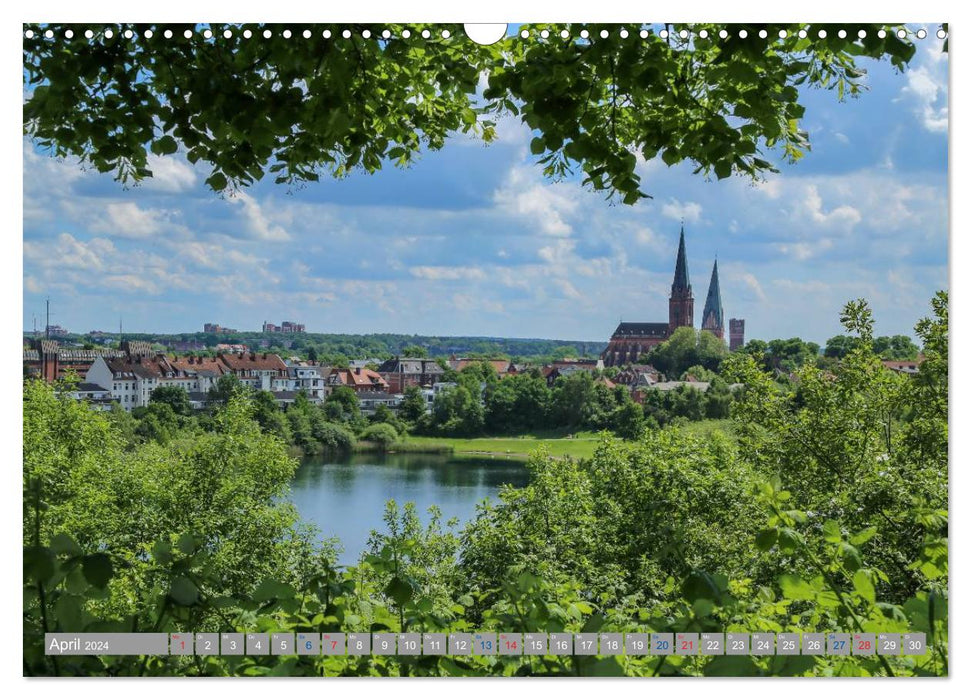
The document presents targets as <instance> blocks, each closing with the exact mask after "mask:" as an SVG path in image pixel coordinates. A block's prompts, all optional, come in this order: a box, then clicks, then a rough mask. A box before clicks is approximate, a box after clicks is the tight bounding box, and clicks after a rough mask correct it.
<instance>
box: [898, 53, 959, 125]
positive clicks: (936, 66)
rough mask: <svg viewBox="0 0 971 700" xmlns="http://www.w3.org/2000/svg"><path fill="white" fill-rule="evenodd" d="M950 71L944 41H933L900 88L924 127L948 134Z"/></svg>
mask: <svg viewBox="0 0 971 700" xmlns="http://www.w3.org/2000/svg"><path fill="white" fill-rule="evenodd" d="M947 72H948V57H947V54H946V53H944V52H942V51H941V42H940V41H930V40H929V41H928V42H927V44H926V45H925V46H924V47H922V48H921V50H920V52H919V54H918V58H917V60H916V61H915V65H912V66H911V67H909V68H908V69H907V71H906V72H905V73H904V77H905V79H906V85H904V87H903V88H901V90H900V99H904V100H907V101H908V102H910V103H911V104H912V105H913V108H914V113H915V114H916V116H917V118H918V119H919V120H920V123H921V124H922V125H923V127H924V128H925V129H927V130H928V131H931V132H935V133H946V132H947V127H948V104H947V103H948V95H947Z"/></svg>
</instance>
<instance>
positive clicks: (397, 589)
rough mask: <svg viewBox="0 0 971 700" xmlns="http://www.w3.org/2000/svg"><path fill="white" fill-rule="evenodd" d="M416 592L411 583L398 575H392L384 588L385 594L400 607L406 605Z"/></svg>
mask: <svg viewBox="0 0 971 700" xmlns="http://www.w3.org/2000/svg"><path fill="white" fill-rule="evenodd" d="M414 593H415V592H414V590H413V589H412V587H411V585H410V584H409V583H408V582H407V581H404V580H403V579H401V578H399V577H398V576H394V577H392V579H391V581H389V582H388V585H387V587H385V589H384V594H385V595H386V596H388V597H389V598H391V600H393V601H394V602H395V603H396V604H397V605H398V607H404V606H405V605H406V604H407V603H408V602H409V601H410V600H411V597H412V596H413V595H414Z"/></svg>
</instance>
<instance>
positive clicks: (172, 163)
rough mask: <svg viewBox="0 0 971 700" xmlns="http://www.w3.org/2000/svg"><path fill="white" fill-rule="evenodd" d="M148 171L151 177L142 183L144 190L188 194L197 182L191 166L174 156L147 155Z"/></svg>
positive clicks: (197, 179)
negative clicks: (150, 172)
mask: <svg viewBox="0 0 971 700" xmlns="http://www.w3.org/2000/svg"><path fill="white" fill-rule="evenodd" d="M148 169H149V170H151V171H152V177H150V178H148V179H146V180H143V181H142V186H143V187H144V188H145V189H146V190H154V191H157V192H166V193H169V194H179V193H181V192H188V191H189V190H191V189H192V188H193V187H195V186H196V183H197V182H198V181H199V178H198V176H197V175H196V171H195V169H194V168H193V167H192V165H191V164H189V162H188V161H186V160H184V159H182V158H179V157H176V156H174V155H169V156H157V155H155V154H154V153H152V154H149V156H148Z"/></svg>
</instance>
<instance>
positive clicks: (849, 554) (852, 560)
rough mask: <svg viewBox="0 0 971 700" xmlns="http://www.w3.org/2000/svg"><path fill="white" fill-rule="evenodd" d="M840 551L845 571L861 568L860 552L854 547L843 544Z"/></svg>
mask: <svg viewBox="0 0 971 700" xmlns="http://www.w3.org/2000/svg"><path fill="white" fill-rule="evenodd" d="M840 549H841V550H842V554H843V566H845V567H846V568H847V569H849V570H850V571H856V570H857V569H859V568H860V567H862V566H863V558H862V557H861V556H860V551H859V550H858V549H857V548H856V547H854V546H853V545H851V544H847V543H845V542H844V543H843V545H842V546H841V547H840Z"/></svg>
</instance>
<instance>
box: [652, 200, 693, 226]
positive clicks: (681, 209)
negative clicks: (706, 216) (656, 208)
mask: <svg viewBox="0 0 971 700" xmlns="http://www.w3.org/2000/svg"><path fill="white" fill-rule="evenodd" d="M661 213H662V214H664V216H666V217H668V218H669V219H675V220H678V221H680V220H681V219H684V220H685V221H690V222H692V223H697V222H698V221H699V220H700V219H701V205H700V204H698V203H697V202H682V201H680V200H677V199H674V198H673V197H672V198H671V199H670V200H669V201H668V202H667V204H665V205H664V206H662V207H661Z"/></svg>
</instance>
